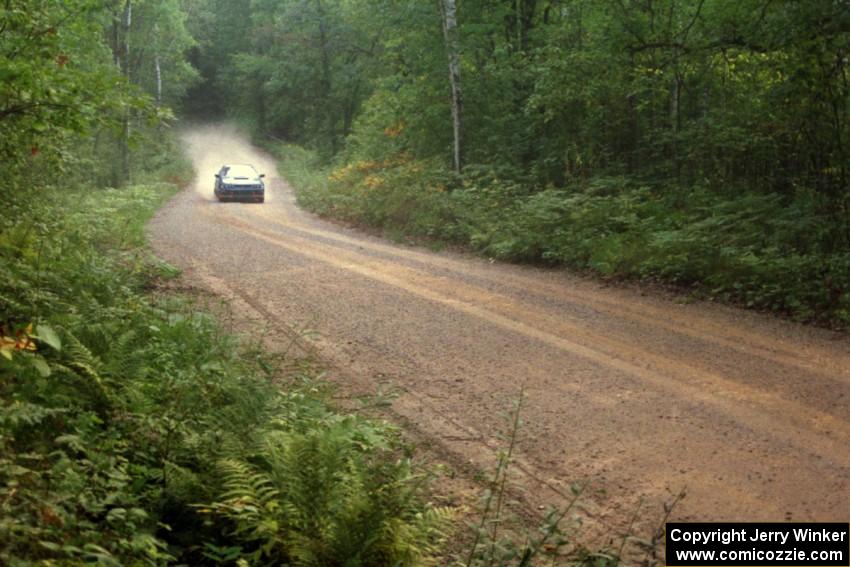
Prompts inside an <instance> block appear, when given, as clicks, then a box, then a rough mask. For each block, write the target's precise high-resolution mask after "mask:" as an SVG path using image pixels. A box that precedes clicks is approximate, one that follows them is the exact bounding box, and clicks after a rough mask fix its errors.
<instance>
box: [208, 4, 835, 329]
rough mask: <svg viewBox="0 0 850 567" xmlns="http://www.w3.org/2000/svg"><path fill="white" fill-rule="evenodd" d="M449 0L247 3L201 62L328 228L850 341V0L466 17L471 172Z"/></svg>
mask: <svg viewBox="0 0 850 567" xmlns="http://www.w3.org/2000/svg"><path fill="white" fill-rule="evenodd" d="M450 4H451V5H454V2H452V0H440V1H438V2H418V1H415V0H359V1H343V0H276V1H254V2H248V1H247V0H244V1H243V2H240V3H239V5H240V6H241V7H242V8H240V9H241V10H242V12H241V13H242V14H244V15H247V16H248V18H242V19H241V20H240V24H239V25H240V26H243V28H240V29H245V30H246V33H244V34H240V36H241V39H238V40H235V39H234V40H226V41H224V42H222V44H219V45H217V47H216V48H215V49H213V50H211V51H210V52H209V55H207V56H206V58H205V52H204V51H203V50H201V51H200V52H199V55H198V57H199V59H200V60H202V61H207V62H208V63H212V62H213V61H217V62H218V64H217V65H212V64H210V65H208V66H207V67H206V69H207V72H206V75H205V77H206V79H207V80H208V81H217V82H215V84H217V85H224V84H225V82H226V83H227V84H230V85H234V84H238V85H250V88H247V89H244V88H239V89H233V88H221V89H220V90H219V91H218V92H219V93H220V100H219V106H220V107H221V108H224V109H227V110H228V111H229V112H231V113H232V114H234V115H236V116H238V117H240V118H242V119H243V120H244V121H246V122H248V123H249V124H250V125H252V127H253V128H254V129H255V131H256V132H257V133H258V134H259V135H260V136H265V137H267V138H272V139H276V138H282V139H285V140H287V141H289V142H294V143H298V144H302V145H306V146H309V147H311V148H312V149H314V150H316V151H317V155H318V157H319V158H320V162H321V163H322V164H327V163H329V162H330V163H333V164H334V165H336V166H337V167H336V168H335V169H334V170H333V171H331V172H330V175H331V179H330V180H329V182H328V183H327V184H325V183H320V184H318V187H319V189H316V190H315V191H313V192H312V194H309V195H308V193H310V192H311V191H312V190H310V189H307V188H302V191H301V198H302V202H303V203H305V204H306V205H308V206H310V207H313V208H315V209H316V210H318V211H320V212H323V213H327V214H333V215H336V216H342V217H345V218H350V219H356V220H358V221H360V222H366V223H370V224H374V225H378V226H383V227H385V228H387V229H389V230H390V231H392V232H398V231H402V232H406V233H408V234H416V235H423V234H424V235H430V236H436V237H439V238H445V239H450V240H453V241H459V242H464V243H468V244H471V245H473V246H476V247H478V248H481V249H482V250H484V251H486V252H487V253H488V254H492V255H494V256H498V257H505V258H517V259H529V260H535V261H540V260H543V261H547V262H555V263H565V264H569V265H572V266H578V267H582V268H591V269H594V270H598V271H600V272H601V273H603V274H606V275H617V276H634V277H642V278H660V279H663V280H665V281H673V282H677V283H681V284H687V285H695V286H697V287H699V288H700V289H701V290H702V291H704V292H707V293H712V294H715V295H718V296H723V297H728V298H731V299H734V300H738V301H742V302H744V303H747V304H750V305H754V306H759V307H763V308H769V309H774V310H778V311H782V312H786V313H792V314H794V315H795V316H798V317H800V318H805V319H811V318H820V319H823V320H829V321H832V322H836V323H841V324H846V322H847V321H848V306H850V299H848V297H850V295H848V290H850V272H848V265H850V259H848V253H847V250H848V245H850V224H848V222H850V219H848V199H850V192H848V164H850V114H848V112H850V110H849V109H850V106H848V102H850V81H848V61H850V59H848V54H850V5H848V3H847V2H846V0H812V1H808V2H796V1H793V0H779V1H770V0H713V1H710V2H709V1H705V0H500V1H497V2H491V1H482V0H463V1H462V2H459V3H458V4H457V16H458V27H457V35H458V38H459V49H460V68H461V69H460V81H461V83H460V84H461V91H462V98H463V106H462V128H461V132H462V138H461V140H462V150H463V151H462V155H463V157H464V168H463V171H462V173H461V174H460V175H455V174H453V173H450V171H451V154H452V143H453V121H452V112H451V109H452V99H451V89H450V81H449V70H448V59H447V52H449V51H450V48H451V46H450V45H449V43H448V41H447V39H446V37H445V36H444V33H443V29H442V26H441V21H444V20H445V13H446V12H445V8H446V7H447V6H449V5H450ZM441 7H443V8H444V10H443V11H442V13H441V10H440V8H441ZM216 9H217V8H216V5H215V3H214V2H213V3H211V5H210V8H209V11H210V13H212V14H215V13H217V12H216ZM249 19H250V24H248V23H246V22H248V20H249ZM225 20H226V17H225V16H219V19H218V20H217V21H219V22H224V21H225ZM222 25H223V24H222ZM222 31H223V27H221V26H220V27H215V26H210V27H209V28H207V33H208V34H209V35H210V37H217V36H218V35H220V34H221V33H222ZM225 35H226V34H225ZM246 37H247V38H249V39H247V40H246V39H245V38H246Z"/></svg>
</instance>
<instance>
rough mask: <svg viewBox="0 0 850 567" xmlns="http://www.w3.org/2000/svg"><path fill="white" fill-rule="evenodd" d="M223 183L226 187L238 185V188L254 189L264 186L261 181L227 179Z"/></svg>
mask: <svg viewBox="0 0 850 567" xmlns="http://www.w3.org/2000/svg"><path fill="white" fill-rule="evenodd" d="M223 183H224V184H225V185H236V186H240V185H250V186H252V187H254V186H256V185H262V184H263V182H262V181H260V180H259V179H226V178H225V179H224V181H223Z"/></svg>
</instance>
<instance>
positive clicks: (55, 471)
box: [0, 184, 449, 566]
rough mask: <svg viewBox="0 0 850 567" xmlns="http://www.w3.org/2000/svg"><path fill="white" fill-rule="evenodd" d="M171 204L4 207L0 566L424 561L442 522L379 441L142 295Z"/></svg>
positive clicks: (142, 194) (177, 307)
mask: <svg viewBox="0 0 850 567" xmlns="http://www.w3.org/2000/svg"><path fill="white" fill-rule="evenodd" d="M174 191H175V186H174V185H168V184H152V185H145V186H137V187H132V188H125V189H120V190H115V189H101V190H93V189H85V190H83V189H79V190H77V189H69V188H63V189H44V190H42V191H41V192H40V193H39V195H38V199H34V198H33V197H32V196H31V195H23V194H21V195H18V196H6V197H4V199H5V200H6V202H5V203H4V207H5V213H4V215H3V217H2V219H0V222H2V225H0V325H2V334H0V337H2V344H0V346H2V351H0V353H2V357H0V563H2V564H4V565H11V566H14V565H30V564H45V565H47V564H69V565H73V564H88V563H99V564H103V565H121V564H133V565H158V564H166V563H174V562H177V563H183V564H193V565H202V564H210V565H212V564H234V563H236V562H239V563H240V564H255V565H267V564H290V565H316V566H326V565H363V566H367V565H414V564H419V563H422V562H424V561H425V560H426V559H427V558H428V557H430V556H431V555H433V553H434V552H435V549H436V545H437V543H438V542H439V540H440V539H441V537H442V533H443V532H444V530H445V529H446V526H447V525H448V524H447V522H448V518H449V512H448V511H446V510H441V509H434V508H430V507H428V506H427V505H426V504H425V503H424V502H423V500H422V486H423V484H424V483H423V479H422V474H421V473H420V472H418V471H417V469H415V468H414V467H413V466H412V465H411V462H410V459H409V456H408V455H407V453H406V451H405V450H404V447H403V445H402V444H401V441H400V439H399V435H398V433H397V431H396V430H395V429H394V428H393V427H392V426H390V425H388V424H387V423H384V422H381V421H370V420H368V419H365V418H362V417H358V416H351V415H342V414H340V413H338V412H336V411H334V410H333V409H332V407H331V406H330V405H329V404H328V403H327V402H328V400H327V394H326V388H324V387H322V386H321V384H320V382H317V378H316V376H315V373H314V372H313V371H312V370H311V369H310V368H309V367H305V368H303V370H302V371H300V373H298V374H297V375H293V376H287V377H283V378H286V379H285V380H284V382H285V385H284V386H285V387H282V385H281V379H282V377H281V376H280V375H279V373H278V372H277V365H276V364H275V360H274V359H273V358H270V357H269V356H268V355H266V354H264V353H263V352H261V351H259V350H258V349H257V348H256V347H254V346H252V345H251V343H252V342H255V341H248V342H247V343H245V342H240V341H238V340H237V339H235V338H234V337H233V336H231V335H229V334H228V333H226V332H224V331H223V329H222V327H221V326H220V325H219V324H218V323H217V322H216V321H215V320H214V318H212V317H211V316H210V315H208V314H207V313H205V312H203V311H200V310H198V309H196V307H195V306H194V305H195V304H194V303H193V301H191V299H189V298H181V297H176V296H174V295H170V294H158V295H156V294H152V293H151V290H152V289H154V288H155V286H156V283H157V280H158V279H159V278H163V277H167V276H172V275H174V273H175V272H176V270H175V269H174V268H171V267H169V266H166V265H164V264H163V263H162V262H159V261H157V260H156V259H154V258H152V256H151V255H150V253H149V251H148V250H147V249H146V248H145V244H144V234H143V226H144V223H145V221H146V220H147V219H148V218H149V217H150V216H151V214H152V213H153V211H154V210H155V209H156V208H157V206H159V205H160V204H161V203H162V202H163V201H164V199H166V198H168V197H169V196H170V195H172V194H173V193H174ZM273 379H274V380H275V381H276V382H273Z"/></svg>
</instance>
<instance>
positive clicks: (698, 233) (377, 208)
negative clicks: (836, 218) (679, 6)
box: [270, 144, 850, 329]
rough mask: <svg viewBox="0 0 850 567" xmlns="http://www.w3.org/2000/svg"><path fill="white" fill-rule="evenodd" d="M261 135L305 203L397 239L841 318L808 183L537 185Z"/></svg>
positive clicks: (827, 239)
mask: <svg viewBox="0 0 850 567" xmlns="http://www.w3.org/2000/svg"><path fill="white" fill-rule="evenodd" d="M270 149H271V151H273V152H274V153H275V155H276V156H278V158H279V160H280V171H281V173H282V175H283V176H284V177H285V178H286V179H287V180H289V182H290V183H291V184H292V185H293V186H294V188H295V192H296V196H297V198H298V202H299V203H300V204H301V205H302V206H304V207H305V208H307V209H309V210H311V211H313V212H315V213H318V214H320V215H324V216H328V217H332V218H337V219H341V220H344V221H347V222H352V223H357V224H362V225H368V226H371V227H376V228H378V229H380V230H382V231H384V232H385V234H387V235H390V236H392V237H393V238H394V239H395V240H403V239H411V238H413V239H422V240H425V241H426V242H430V243H449V244H456V245H461V246H466V247H469V248H472V249H474V250H476V251H478V252H479V253H481V254H483V255H486V256H489V257H491V258H497V259H504V260H511V261H522V262H535V263H545V264H550V265H563V266H569V267H571V268H573V269H578V270H583V271H590V272H592V273H595V274H597V275H598V276H601V277H603V278H607V279H633V280H645V281H653V282H660V283H665V284H673V285H676V286H678V287H679V288H681V289H685V290H687V292H688V293H690V294H692V295H694V296H696V297H702V298H714V299H718V300H722V301H726V302H729V303H734V304H738V305H741V306H743V307H747V308H752V309H759V310H764V311H772V312H775V313H779V314H783V315H786V316H789V317H791V318H794V319H796V320H800V321H809V322H816V323H819V324H824V325H828V326H832V327H835V328H841V329H847V328H848V325H850V253H848V251H847V250H842V249H835V246H834V242H835V238H834V235H833V234H832V233H831V232H830V231H831V230H834V229H832V228H830V227H832V226H834V223H831V222H829V218H827V216H826V215H827V213H824V212H823V207H822V206H821V204H819V203H818V202H817V201H816V200H815V198H814V197H813V196H812V195H810V194H808V193H806V192H804V191H801V192H800V193H799V195H797V196H796V197H795V198H794V199H791V200H789V199H788V198H786V197H781V196H779V195H772V194H759V193H752V192H745V191H744V192H739V191H732V190H730V191H729V192H728V193H727V194H723V195H721V194H718V193H716V192H713V191H709V190H708V189H705V188H701V187H690V188H687V189H685V188H680V189H678V190H676V191H672V190H664V191H656V190H653V189H652V187H651V186H650V185H648V184H642V183H639V182H637V181H635V180H631V179H628V178H626V177H598V178H594V179H590V180H583V181H581V182H577V183H576V184H574V185H573V186H570V187H566V188H563V189H555V188H536V187H533V186H532V185H531V183H530V181H528V180H525V179H523V178H522V176H520V175H518V174H517V172H515V171H508V170H506V171H500V170H498V169H497V168H476V167H474V166H470V167H468V168H467V169H466V170H465V172H464V174H463V175H462V176H455V175H453V174H451V173H450V172H447V171H445V169H444V168H443V167H442V166H441V165H440V164H439V163H434V162H427V161H421V160H415V159H412V158H411V157H410V156H407V155H405V154H398V155H395V156H393V157H390V158H387V159H384V160H383V161H368V160H360V161H356V160H355V161H350V162H349V163H345V164H343V165H341V166H338V167H332V166H327V165H323V164H321V163H320V162H319V161H318V160H317V159H316V158H315V157H314V156H313V154H311V153H310V152H309V151H307V150H304V149H303V148H298V147H295V146H291V145H285V144H273V145H272V146H271V147H270Z"/></svg>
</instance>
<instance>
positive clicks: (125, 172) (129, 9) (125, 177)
mask: <svg viewBox="0 0 850 567" xmlns="http://www.w3.org/2000/svg"><path fill="white" fill-rule="evenodd" d="M132 24H133V3H132V0H126V2H125V3H124V66H123V69H122V71H123V73H124V78H125V79H126V81H127V88H128V89H129V87H130V27H131V26H132ZM121 177H122V181H123V182H125V183H127V184H129V183H130V106H129V104H128V105H127V107H126V108H125V109H124V133H123V136H122V139H121Z"/></svg>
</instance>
